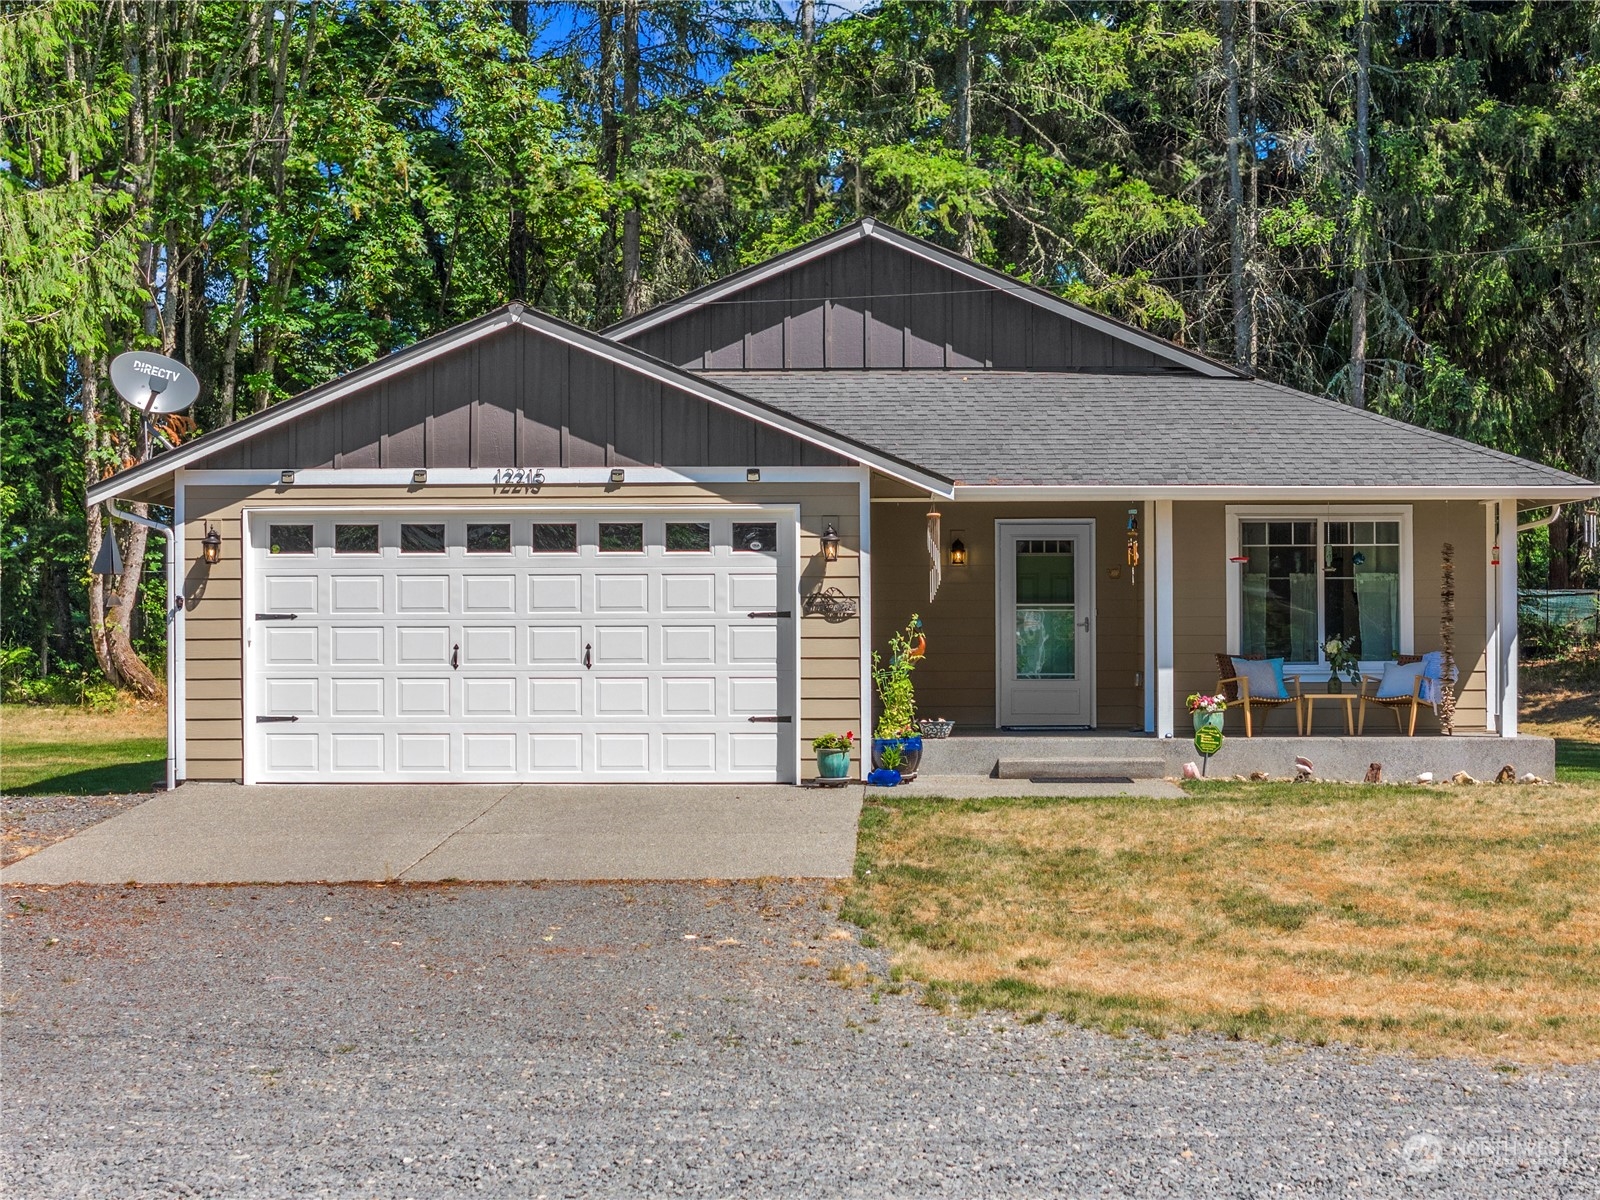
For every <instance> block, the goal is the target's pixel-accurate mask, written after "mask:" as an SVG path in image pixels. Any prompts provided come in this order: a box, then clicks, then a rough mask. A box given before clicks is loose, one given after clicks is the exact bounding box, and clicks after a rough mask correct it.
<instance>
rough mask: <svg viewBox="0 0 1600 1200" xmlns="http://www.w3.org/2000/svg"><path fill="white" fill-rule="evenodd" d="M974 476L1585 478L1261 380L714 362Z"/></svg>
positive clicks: (1312, 480)
mask: <svg viewBox="0 0 1600 1200" xmlns="http://www.w3.org/2000/svg"><path fill="white" fill-rule="evenodd" d="M705 374H706V376H707V377H708V378H712V379H716V380H717V381H718V382H719V383H722V384H724V385H725V386H727V387H730V388H732V389H734V390H736V391H739V392H743V393H744V394H745V395H747V396H750V397H752V398H753V399H756V400H759V401H761V402H762V403H764V404H769V405H771V406H772V407H774V408H777V409H780V410H782V411H785V412H788V413H791V414H793V415H794V416H796V417H800V418H802V419H803V420H806V421H811V422H813V423H815V424H817V425H821V426H824V427H825V428H828V429H832V430H836V431H837V432H839V433H841V434H845V435H848V436H850V437H853V438H857V439H859V440H860V441H861V442H864V443H866V444H867V445H870V446H875V447H877V448H879V449H881V450H884V451H887V452H888V453H890V454H894V455H896V456H898V457H900V458H903V459H906V460H908V461H910V462H913V463H916V464H917V465H919V466H921V467H924V468H925V469H927V470H930V471H935V472H937V473H939V474H941V475H945V476H948V477H950V478H952V479H954V480H956V481H957V482H959V483H965V484H997V485H1028V484H1032V485H1078V486H1093V485H1107V486H1123V487H1163V486H1195V485H1203V486H1252V487H1295V486H1313V487H1316V486H1324V487H1325V486H1334V485H1339V486H1370V487H1451V486H1473V487H1500V486H1503V487H1505V488H1506V490H1507V492H1508V493H1512V492H1515V491H1517V489H1519V488H1533V487H1573V486H1579V487H1581V486H1584V485H1585V484H1588V482H1589V481H1587V480H1584V479H1581V478H1579V477H1578V476H1576V475H1570V474H1568V473H1567V472H1565V471H1560V470H1557V469H1556V468H1554V467H1547V466H1544V465H1542V464H1539V463H1533V462H1529V461H1527V460H1525V459H1520V458H1516V457H1514V456H1512V455H1509V454H1502V453H1501V452H1499V451H1497V450H1490V449H1488V448H1487V447H1484V446H1479V445H1476V444H1474V443H1472V442H1466V441H1462V440H1461V439H1459V438H1453V437H1449V436H1448V435H1446V434H1442V433H1435V432H1432V431H1431V430H1426V429H1421V428H1418V427H1417V426H1414V425H1407V424H1405V423H1404V422H1401V421H1395V420H1391V419H1390V418H1387V417H1382V416H1379V415H1378V414H1376V413H1372V412H1365V411H1362V410H1359V409H1355V408H1351V407H1350V406H1349V405H1346V404H1341V403H1339V402H1338V401H1336V400H1330V399H1327V398H1325V397H1320V396H1312V395H1309V394H1307V393H1305V392H1298V391H1295V390H1294V389H1292V388H1286V387H1280V386H1278V385H1276V384H1271V383H1263V382H1261V381H1259V380H1249V379H1207V378H1202V377H1188V376H1166V375H1080V374H1044V373H1021V372H999V371H973V372H969V373H966V374H963V373H961V372H959V371H924V372H917V371H897V372H861V373H854V372H849V371H818V372H798V371H797V372H740V371H708V372H705Z"/></svg>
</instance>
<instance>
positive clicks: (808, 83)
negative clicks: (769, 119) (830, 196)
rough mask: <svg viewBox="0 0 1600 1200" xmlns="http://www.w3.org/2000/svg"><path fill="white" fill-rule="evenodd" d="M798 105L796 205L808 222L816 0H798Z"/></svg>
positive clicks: (812, 203)
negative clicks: (800, 166)
mask: <svg viewBox="0 0 1600 1200" xmlns="http://www.w3.org/2000/svg"><path fill="white" fill-rule="evenodd" d="M797 15H798V16H799V18H800V108H801V111H802V112H804V113H805V117H806V145H805V147H804V148H803V152H802V153H803V158H804V160H805V162H806V174H805V187H804V190H803V191H802V192H801V194H800V208H801V211H802V212H803V213H804V214H805V219H806V221H807V222H808V223H809V222H810V220H811V218H812V217H814V216H815V215H816V212H817V165H816V163H815V162H814V161H813V160H812V158H811V153H812V151H813V150H814V149H815V147H814V146H812V144H811V133H812V124H811V121H812V117H813V116H814V115H815V113H816V108H817V73H816V60H815V57H814V54H813V51H814V50H815V49H816V45H817V0H800V10H799V13H798V14H797Z"/></svg>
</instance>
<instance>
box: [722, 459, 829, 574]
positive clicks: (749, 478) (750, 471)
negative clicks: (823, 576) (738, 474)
mask: <svg viewBox="0 0 1600 1200" xmlns="http://www.w3.org/2000/svg"><path fill="white" fill-rule="evenodd" d="M744 481H745V482H746V483H760V482H761V468H760V467H746V468H745V469H744ZM828 561H829V562H832V561H833V560H832V559H829V560H828Z"/></svg>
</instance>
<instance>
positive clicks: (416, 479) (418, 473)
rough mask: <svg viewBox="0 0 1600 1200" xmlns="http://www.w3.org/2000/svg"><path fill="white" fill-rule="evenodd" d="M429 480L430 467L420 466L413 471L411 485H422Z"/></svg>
mask: <svg viewBox="0 0 1600 1200" xmlns="http://www.w3.org/2000/svg"><path fill="white" fill-rule="evenodd" d="M427 482H428V469H427V468H426V467H418V468H417V469H416V470H415V471H413V472H411V486H412V487H421V486H422V485H423V484H425V483H427Z"/></svg>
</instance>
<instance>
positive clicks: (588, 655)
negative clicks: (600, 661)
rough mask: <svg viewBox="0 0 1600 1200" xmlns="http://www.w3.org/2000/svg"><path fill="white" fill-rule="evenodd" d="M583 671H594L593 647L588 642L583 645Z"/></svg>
mask: <svg viewBox="0 0 1600 1200" xmlns="http://www.w3.org/2000/svg"><path fill="white" fill-rule="evenodd" d="M583 669H584V670H585V671H592V670H594V647H593V646H591V645H590V644H589V643H588V642H585V643H584V644H583Z"/></svg>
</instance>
